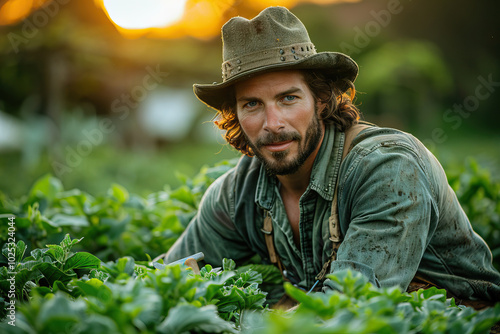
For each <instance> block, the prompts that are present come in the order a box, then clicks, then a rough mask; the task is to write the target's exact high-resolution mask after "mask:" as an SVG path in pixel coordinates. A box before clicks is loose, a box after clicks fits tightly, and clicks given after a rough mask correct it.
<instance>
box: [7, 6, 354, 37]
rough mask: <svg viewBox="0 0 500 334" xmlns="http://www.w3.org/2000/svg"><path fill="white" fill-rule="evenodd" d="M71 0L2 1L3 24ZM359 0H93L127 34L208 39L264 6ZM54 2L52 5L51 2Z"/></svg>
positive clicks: (252, 14)
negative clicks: (232, 19)
mask: <svg viewBox="0 0 500 334" xmlns="http://www.w3.org/2000/svg"><path fill="white" fill-rule="evenodd" d="M67 1H68V0H6V1H0V6H1V7H0V25H11V24H16V23H18V22H19V21H21V20H23V19H24V18H26V17H27V16H28V15H30V14H31V13H32V12H33V11H36V10H38V9H40V8H41V7H43V6H59V5H63V4H64V3H66V2H67ZM355 1H356V0H275V1H270V0H252V1H236V0H141V1H138V0H94V2H95V5H96V6H98V7H101V8H102V10H103V11H104V12H105V13H106V15H107V17H108V18H109V20H110V21H111V22H112V23H113V24H114V25H115V27H116V29H117V30H118V31H119V32H120V33H121V34H123V35H124V36H125V37H129V38H137V37H140V36H144V35H147V36H149V37H155V38H179V37H184V36H192V37H195V38H199V39H208V38H212V37H214V36H218V35H219V34H220V28H221V26H222V25H223V24H224V22H226V21H227V19H228V18H230V17H232V16H235V15H240V16H244V17H248V18H251V17H253V16H254V15H255V14H256V13H258V12H260V11H261V10H262V9H264V8H266V7H268V6H273V5H280V6H285V7H288V8H293V7H294V6H296V5H297V4H299V3H301V2H310V3H316V4H329V3H334V2H355ZM51 2H52V4H51Z"/></svg>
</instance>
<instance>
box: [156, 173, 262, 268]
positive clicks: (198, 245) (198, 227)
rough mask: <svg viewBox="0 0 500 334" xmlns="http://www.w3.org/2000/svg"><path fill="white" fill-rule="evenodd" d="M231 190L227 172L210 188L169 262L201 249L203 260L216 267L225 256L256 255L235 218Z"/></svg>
mask: <svg viewBox="0 0 500 334" xmlns="http://www.w3.org/2000/svg"><path fill="white" fill-rule="evenodd" d="M230 191H232V189H231V188H230V184H229V182H228V177H227V174H226V175H224V176H222V177H220V178H219V179H217V180H216V181H215V182H214V183H213V184H212V185H211V186H210V187H209V188H208V189H207V191H206V192H205V195H204V196H203V199H202V201H201V203H200V208H199V210H198V213H197V214H196V216H195V217H194V218H193V219H192V221H191V222H190V223H189V225H188V227H187V229H186V231H184V233H183V234H182V235H181V237H180V238H179V239H178V240H177V241H176V242H175V244H174V245H173V246H172V247H171V248H170V250H169V251H168V253H167V256H166V259H165V262H166V263H168V262H173V261H176V260H178V259H180V258H183V257H186V256H188V255H190V254H194V253H197V252H203V253H204V254H205V260H204V261H203V262H205V263H210V264H212V265H214V266H221V265H222V259H223V258H231V259H233V260H235V261H238V260H242V259H246V258H248V257H250V256H252V255H253V253H252V251H251V250H250V248H249V247H248V246H247V242H246V240H244V239H243V237H242V236H241V235H240V234H239V233H238V231H237V229H236V226H235V224H234V222H233V219H232V218H231V217H232V216H234V215H232V214H231V213H230V202H229V201H230V200H231V198H230V196H229V193H230Z"/></svg>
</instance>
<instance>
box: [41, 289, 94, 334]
mask: <svg viewBox="0 0 500 334" xmlns="http://www.w3.org/2000/svg"><path fill="white" fill-rule="evenodd" d="M85 309H86V304H85V302H84V301H83V300H81V299H77V300H75V301H71V300H69V299H68V297H66V296H65V295H63V294H62V293H60V292H58V293H56V294H55V296H54V297H53V298H52V299H49V300H48V301H46V302H45V303H44V304H43V307H42V308H41V309H40V314H39V315H38V321H39V325H40V327H39V328H43V329H45V330H43V332H45V333H61V332H64V331H65V330H66V329H67V328H70V327H71V326H72V325H73V324H76V323H78V322H80V321H82V319H84V315H85ZM68 326H69V327H68Z"/></svg>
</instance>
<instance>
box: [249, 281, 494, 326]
mask: <svg viewBox="0 0 500 334" xmlns="http://www.w3.org/2000/svg"><path fill="white" fill-rule="evenodd" d="M328 277H329V278H330V279H331V280H333V281H334V283H335V287H336V290H328V291H325V292H313V293H310V294H308V293H306V292H304V291H302V290H300V289H298V288H296V287H294V286H292V285H291V284H289V283H286V284H285V290H286V292H287V293H288V294H289V295H290V296H291V297H293V298H294V299H295V300H297V301H298V302H299V306H298V308H297V309H296V310H295V311H293V312H287V313H267V314H265V316H264V317H262V316H258V315H256V314H253V315H252V316H251V317H247V321H248V322H244V323H243V324H242V327H243V328H244V330H243V332H244V333H259V334H260V333H269V334H276V333H314V334H316V333H329V334H334V333H339V334H340V333H353V334H364V333H432V334H434V333H488V332H489V329H490V328H491V327H492V326H493V325H494V324H495V322H496V321H498V320H500V304H498V305H497V306H496V307H495V308H491V309H487V310H484V311H481V312H476V311H474V310H473V309H471V308H463V307H458V306H456V305H455V302H454V300H453V299H446V297H445V295H446V291H445V290H439V289H437V288H431V289H428V290H419V291H415V292H412V293H411V294H408V293H406V292H401V291H400V290H399V289H398V288H396V287H394V288H385V289H379V288H376V287H374V286H373V285H372V284H371V283H369V282H368V280H367V279H366V278H365V277H364V276H363V275H362V274H360V273H353V272H351V271H341V272H338V273H336V274H335V275H328Z"/></svg>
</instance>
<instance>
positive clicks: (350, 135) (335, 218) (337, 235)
mask: <svg viewBox="0 0 500 334" xmlns="http://www.w3.org/2000/svg"><path fill="white" fill-rule="evenodd" d="M370 126H371V125H367V124H364V123H357V124H355V125H353V126H351V127H350V128H349V129H348V130H347V131H346V132H345V137H344V147H343V150H342V160H341V163H342V161H344V158H345V157H346V156H347V154H349V152H350V151H351V148H352V147H351V144H352V142H353V140H354V138H356V136H357V135H358V134H359V133H360V132H361V131H363V130H364V129H366V128H368V127H370ZM339 166H340V164H339ZM338 176H339V175H338V174H337V180H336V182H335V191H334V193H333V201H332V209H331V214H330V218H328V226H329V230H330V238H329V239H330V241H331V242H332V255H330V258H329V259H328V261H326V262H325V263H324V264H323V268H322V269H321V271H320V272H319V274H318V275H317V276H316V280H322V279H323V278H324V277H325V275H326V273H327V271H328V268H329V267H330V264H331V263H332V262H333V261H335V260H336V259H337V251H338V249H339V247H340V244H341V243H342V234H341V232H340V224H339V210H338V199H337V197H338V196H337V193H338V191H337V190H338V185H339V182H338V181H339V180H338Z"/></svg>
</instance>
